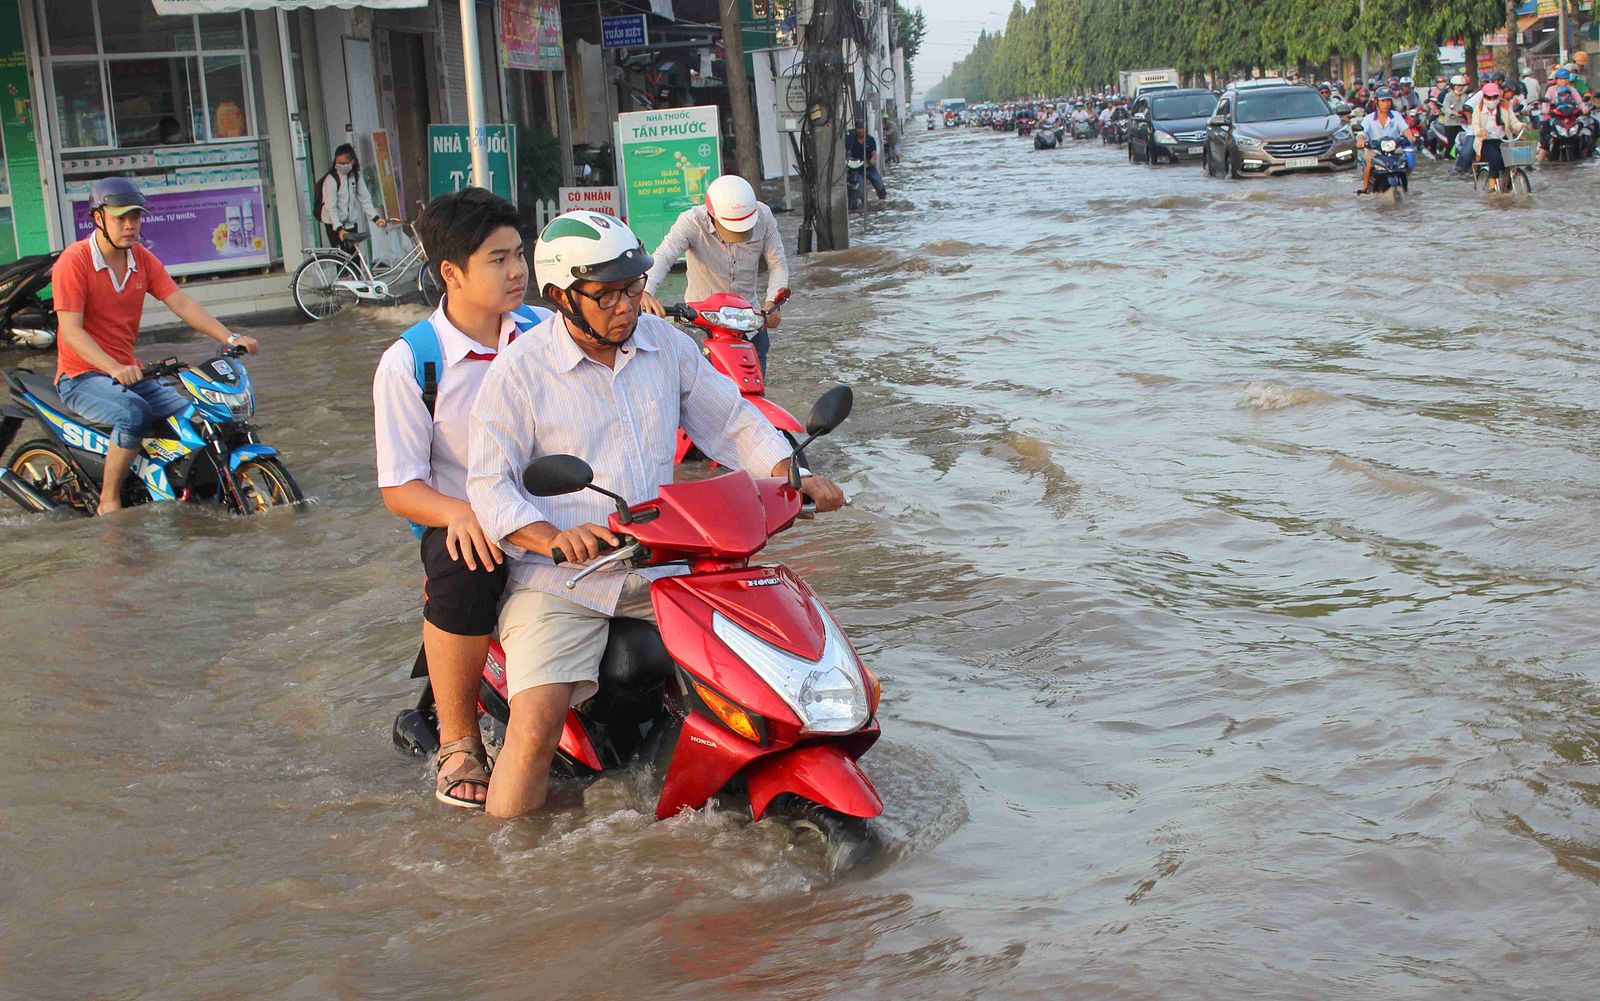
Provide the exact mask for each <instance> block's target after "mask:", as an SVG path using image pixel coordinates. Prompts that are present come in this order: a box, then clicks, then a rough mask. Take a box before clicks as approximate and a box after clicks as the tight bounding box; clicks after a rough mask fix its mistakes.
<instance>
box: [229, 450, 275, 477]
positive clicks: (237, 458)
mask: <svg viewBox="0 0 1600 1001" xmlns="http://www.w3.org/2000/svg"><path fill="white" fill-rule="evenodd" d="M277 454H278V450H277V449H275V448H273V447H272V446H271V445H240V446H239V447H238V448H236V449H234V450H233V453H232V454H231V455H229V456H228V469H229V471H235V470H237V469H238V468H239V466H240V464H242V463H245V462H249V461H250V460H251V459H259V458H261V457H262V456H264V455H277Z"/></svg>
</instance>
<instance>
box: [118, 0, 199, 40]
mask: <svg viewBox="0 0 1600 1001" xmlns="http://www.w3.org/2000/svg"><path fill="white" fill-rule="evenodd" d="M100 38H101V40H102V41H103V42H104V44H105V51H106V52H107V53H111V52H193V51H194V18H192V17H189V16H187V15H185V16H183V17H162V16H161V15H160V14H157V13H156V12H155V8H154V7H152V6H151V5H150V3H149V0H144V2H136V0H104V2H102V3H101V4H100Z"/></svg>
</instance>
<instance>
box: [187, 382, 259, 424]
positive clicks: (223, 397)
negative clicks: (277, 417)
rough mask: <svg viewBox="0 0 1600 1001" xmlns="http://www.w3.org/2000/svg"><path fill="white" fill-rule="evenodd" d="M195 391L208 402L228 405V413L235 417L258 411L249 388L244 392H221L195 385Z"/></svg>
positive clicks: (222, 405)
mask: <svg viewBox="0 0 1600 1001" xmlns="http://www.w3.org/2000/svg"><path fill="white" fill-rule="evenodd" d="M194 391H195V392H196V393H198V394H199V396H200V398H201V399H202V400H205V401H206V402H207V403H209V404H211V405H213V406H217V407H226V408H227V409H228V413H230V414H232V415H233V416H234V417H238V418H243V417H249V416H250V415H251V414H254V413H255V411H256V403H255V400H254V399H252V398H251V396H250V393H249V391H248V390H246V391H245V392H243V393H219V392H217V391H216V390H214V389H206V388H205V387H204V386H195V387H194Z"/></svg>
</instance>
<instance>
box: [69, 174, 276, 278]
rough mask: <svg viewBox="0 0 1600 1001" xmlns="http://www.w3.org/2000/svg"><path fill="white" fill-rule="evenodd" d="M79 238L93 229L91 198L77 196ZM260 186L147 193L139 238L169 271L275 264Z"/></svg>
mask: <svg viewBox="0 0 1600 1001" xmlns="http://www.w3.org/2000/svg"><path fill="white" fill-rule="evenodd" d="M72 220H73V226H74V229H75V231H76V232H77V234H78V238H79V239H82V238H83V237H86V236H88V235H89V234H90V233H92V232H94V221H93V220H92V219H90V217H89V202H88V199H87V198H82V199H74V201H73V203H72ZM266 221H267V217H266V200H265V199H264V198H263V197H262V193H261V185H259V184H241V185H237V186H223V187H215V188H207V189H205V190H202V191H196V190H192V189H191V190H184V191H162V190H160V189H159V188H156V189H152V190H150V191H147V192H145V211H144V225H143V226H142V227H141V228H140V234H139V235H140V239H141V240H142V241H143V243H144V245H145V247H147V248H148V249H149V250H150V252H151V253H152V254H155V255H156V257H157V258H159V259H160V261H161V263H162V264H164V265H165V266H166V268H167V270H168V271H169V272H171V273H172V274H175V275H183V274H204V273H208V272H214V271H231V270H234V269H236V268H254V267H261V266H263V265H267V264H271V263H272V254H271V252H270V251H269V250H268V248H267V237H266V232H267V228H266Z"/></svg>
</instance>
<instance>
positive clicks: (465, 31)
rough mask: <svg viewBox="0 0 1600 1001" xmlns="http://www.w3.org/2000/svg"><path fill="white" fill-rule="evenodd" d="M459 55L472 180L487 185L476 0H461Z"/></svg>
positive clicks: (487, 150)
mask: <svg viewBox="0 0 1600 1001" xmlns="http://www.w3.org/2000/svg"><path fill="white" fill-rule="evenodd" d="M460 11H461V55H462V62H464V63H466V74H467V147H468V149H470V150H471V151H472V183H473V184H474V185H475V186H477V187H480V188H487V187H489V147H488V138H489V136H488V132H487V130H486V129H485V128H484V119H485V118H486V117H487V115H486V114H485V112H484V110H483V63H482V61H481V60H480V59H479V58H478V4H477V0H461V4H460Z"/></svg>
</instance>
